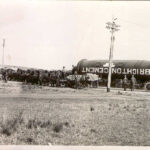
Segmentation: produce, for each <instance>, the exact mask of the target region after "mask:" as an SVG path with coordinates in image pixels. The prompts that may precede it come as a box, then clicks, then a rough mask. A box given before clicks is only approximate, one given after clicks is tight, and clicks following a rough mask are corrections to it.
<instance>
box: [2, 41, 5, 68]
mask: <svg viewBox="0 0 150 150" xmlns="http://www.w3.org/2000/svg"><path fill="white" fill-rule="evenodd" d="M2 46H3V54H2V68H3V67H4V48H5V39H3V45H2Z"/></svg>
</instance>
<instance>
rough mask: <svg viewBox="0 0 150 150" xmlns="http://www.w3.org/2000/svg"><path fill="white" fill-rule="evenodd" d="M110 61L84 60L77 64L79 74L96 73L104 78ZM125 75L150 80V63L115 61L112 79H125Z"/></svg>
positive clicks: (143, 61)
mask: <svg viewBox="0 0 150 150" xmlns="http://www.w3.org/2000/svg"><path fill="white" fill-rule="evenodd" d="M108 67H109V61H108V60H86V59H83V60H81V61H79V62H78V64H77V72H78V73H79V74H84V73H95V74H99V75H101V76H102V77H104V78H105V77H107V75H108ZM124 75H127V76H128V77H131V75H134V76H135V77H137V78H138V79H139V80H142V81H146V80H150V61H145V60H113V64H112V78H123V76H124Z"/></svg>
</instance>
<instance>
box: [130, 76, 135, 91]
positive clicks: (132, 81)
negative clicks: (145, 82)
mask: <svg viewBox="0 0 150 150" xmlns="http://www.w3.org/2000/svg"><path fill="white" fill-rule="evenodd" d="M135 83H136V79H135V77H134V75H132V78H131V81H130V87H131V91H134V88H135Z"/></svg>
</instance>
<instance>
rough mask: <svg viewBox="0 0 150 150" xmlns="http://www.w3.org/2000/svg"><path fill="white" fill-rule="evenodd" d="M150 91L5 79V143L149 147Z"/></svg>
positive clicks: (1, 115) (0, 122) (0, 107)
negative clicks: (66, 86)
mask: <svg viewBox="0 0 150 150" xmlns="http://www.w3.org/2000/svg"><path fill="white" fill-rule="evenodd" d="M149 108H150V92H148V91H140V90H135V91H134V92H131V91H130V90H128V91H126V92H124V91H123V90H122V89H112V90H111V92H110V93H107V92H106V89H105V88H101V87H100V88H87V89H80V90H75V89H70V88H52V87H37V86H33V85H22V83H16V82H8V83H2V82H0V144H5V145H8V144H19V145H22V144H35V145H37V144H40V145H121V146H123V145H128V146H129V145H134V146H137V145H141V146H147V145H148V146H150V109H149Z"/></svg>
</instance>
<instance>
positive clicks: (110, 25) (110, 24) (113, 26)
mask: <svg viewBox="0 0 150 150" xmlns="http://www.w3.org/2000/svg"><path fill="white" fill-rule="evenodd" d="M115 20H117V18H115V19H114V18H113V19H112V22H107V23H106V25H107V26H106V28H107V29H108V30H110V32H111V43H110V53H109V72H108V82H107V92H110V86H111V74H112V60H113V49H114V41H115V35H114V33H115V32H116V31H118V30H119V29H118V28H119V27H120V26H119V25H116V23H115Z"/></svg>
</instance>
